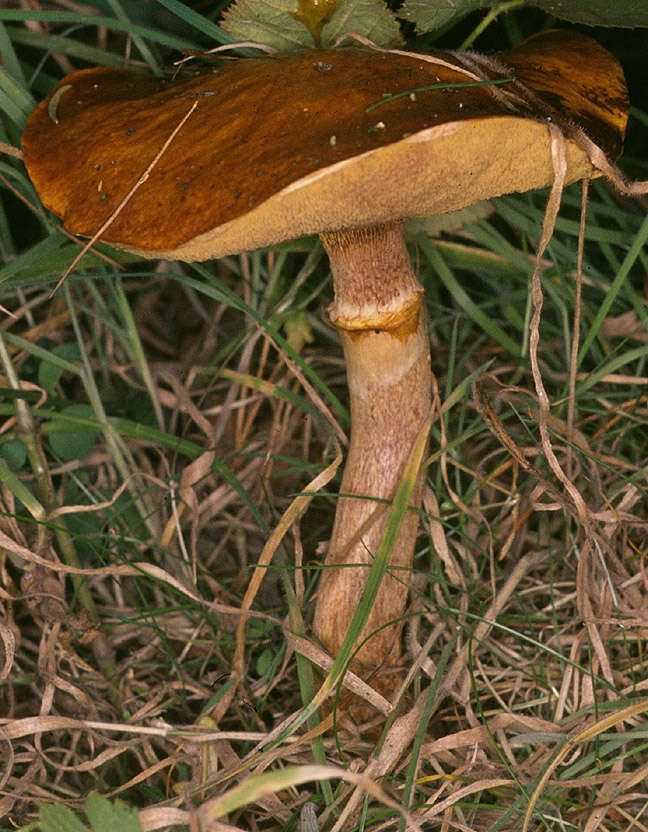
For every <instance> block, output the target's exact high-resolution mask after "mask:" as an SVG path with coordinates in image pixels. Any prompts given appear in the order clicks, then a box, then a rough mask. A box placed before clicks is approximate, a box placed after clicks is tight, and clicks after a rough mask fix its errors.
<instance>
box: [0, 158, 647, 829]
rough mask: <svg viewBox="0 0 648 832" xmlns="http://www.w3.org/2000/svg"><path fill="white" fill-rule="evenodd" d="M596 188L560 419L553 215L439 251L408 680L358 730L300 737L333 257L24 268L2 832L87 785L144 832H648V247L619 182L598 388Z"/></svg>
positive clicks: (1, 715) (9, 351) (2, 591)
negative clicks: (538, 278)
mask: <svg viewBox="0 0 648 832" xmlns="http://www.w3.org/2000/svg"><path fill="white" fill-rule="evenodd" d="M18 169H19V167H18V165H16V167H15V170H18ZM18 188H19V190H20V192H21V193H23V194H25V195H29V194H30V192H29V189H28V186H27V185H26V183H25V181H24V178H23V179H22V180H20V181H19V183H18ZM577 197H578V194H577V192H576V193H574V192H573V191H572V192H570V193H569V194H567V195H566V197H565V209H564V214H563V217H566V219H563V220H561V221H560V222H559V225H558V229H557V232H556V235H555V237H554V241H553V242H552V244H551V246H550V249H549V254H547V255H546V257H547V259H546V261H545V263H544V265H545V267H546V268H545V269H544V271H543V287H544V293H545V308H544V312H543V318H542V323H541V326H540V329H539V334H540V346H539V349H538V362H539V370H540V373H541V377H542V381H543V385H544V387H545V388H546V391H547V393H548V396H549V400H550V402H551V408H550V410H549V413H548V414H545V416H543V414H542V412H541V408H540V407H539V405H538V395H537V389H536V385H535V384H534V380H533V377H532V372H531V366H530V362H529V360H528V350H526V348H525V343H526V342H525V339H526V337H527V334H526V333H527V332H528V322H529V320H530V317H531V309H530V306H529V305H528V304H527V298H528V285H529V277H530V273H531V272H532V270H533V266H532V258H531V257H529V255H528V252H529V251H530V250H531V251H532V250H533V249H534V248H535V246H536V245H537V242H538V237H539V229H540V225H541V219H542V205H543V200H544V199H545V197H542V196H540V197H538V198H537V199H536V198H535V197H534V198H528V199H526V198H525V199H519V200H514V199H508V200H502V201H501V203H500V206H499V214H498V216H495V217H492V218H490V219H489V220H485V219H480V220H476V221H475V222H474V224H472V225H470V226H468V227H467V228H466V229H465V230H464V231H461V232H457V233H456V234H454V235H451V236H448V237H446V238H445V239H444V240H440V241H436V242H435V241H432V242H430V240H428V239H427V238H423V237H421V238H418V239H417V241H415V242H413V249H412V250H413V253H414V256H415V258H416V259H417V262H418V267H419V271H420V274H421V279H422V281H423V282H424V283H425V285H426V288H427V289H428V295H427V297H428V303H429V306H430V313H431V318H432V326H431V338H432V342H433V369H434V371H435V374H436V378H437V385H438V396H437V399H436V402H435V404H436V408H435V420H434V423H433V427H432V435H433V438H432V445H431V456H430V459H429V460H428V461H427V462H426V464H428V472H429V474H428V482H427V487H426V491H425V499H424V509H423V512H422V518H421V520H422V522H421V534H420V538H419V544H418V548H417V555H416V561H415V574H414V575H413V576H412V587H413V589H412V593H411V604H410V607H409V609H408V611H407V628H406V646H407V649H408V654H407V663H406V665H405V667H404V668H403V671H404V672H406V673H407V680H406V684H405V685H404V688H403V691H402V696H401V698H400V701H399V703H398V704H397V706H396V708H394V709H393V710H390V712H389V714H388V715H386V714H384V713H382V714H381V713H380V712H379V711H376V716H375V718H373V719H372V720H371V721H370V722H369V724H366V725H363V726H357V725H351V724H349V723H348V721H345V720H344V717H343V711H342V710H341V709H338V710H334V711H333V713H331V707H332V705H331V703H332V701H333V700H332V699H329V700H328V703H327V705H326V707H325V708H324V709H322V711H321V712H320V715H319V716H318V717H315V718H311V719H310V720H308V721H306V722H302V723H301V724H300V723H299V720H298V717H299V715H300V714H301V713H303V709H304V706H305V705H307V704H308V703H309V701H310V699H311V698H312V696H313V692H314V690H316V689H317V687H318V682H317V679H318V678H319V677H317V676H316V677H315V681H314V682H313V679H312V676H311V671H310V668H311V662H312V663H313V664H314V665H316V666H317V665H318V664H319V665H320V666H324V668H325V669H327V667H329V666H330V665H328V666H327V665H326V657H323V656H322V651H321V649H319V648H318V647H317V645H316V644H314V643H313V642H312V641H311V640H310V639H309V635H308V634H309V623H308V622H309V619H310V616H311V615H312V607H313V604H312V599H313V596H314V593H315V592H316V585H317V574H318V566H319V564H320V563H321V561H322V559H323V554H324V552H325V547H326V542H327V539H328V536H329V533H330V527H331V523H332V516H333V512H334V509H335V494H336V488H337V486H336V480H335V479H333V478H334V477H335V475H336V473H337V472H338V469H339V465H340V460H341V449H343V446H344V443H345V431H346V430H347V428H348V422H347V417H346V413H345V410H344V407H343V406H340V405H339V401H342V402H344V399H345V392H344V368H343V365H342V360H341V352H340V349H339V345H338V344H337V340H336V337H335V334H334V332H332V330H331V328H330V327H329V326H328V325H327V324H326V321H325V316H324V315H323V309H324V307H325V305H326V303H327V302H328V300H329V297H328V293H329V292H330V289H329V285H328V282H327V265H326V262H325V260H324V259H323V256H322V254H321V252H320V249H319V247H318V245H317V244H316V243H315V242H313V241H308V242H307V243H305V244H303V245H295V246H294V247H293V248H292V249H284V250H282V251H279V252H266V253H260V254H254V255H245V256H243V257H241V258H240V259H238V258H237V259H231V260H227V261H223V262H221V263H214V264H211V265H210V266H209V267H204V268H203V267H201V268H199V267H192V266H186V267H185V266H180V265H179V264H172V265H169V264H160V265H159V267H157V269H155V270H152V269H151V268H150V264H146V265H145V266H142V265H141V264H139V263H134V262H133V261H132V260H129V259H127V258H125V259H123V260H122V261H121V263H122V266H124V267H125V268H122V271H121V273H119V272H118V270H117V269H116V268H115V267H113V266H112V265H110V264H106V263H104V262H102V261H99V260H96V259H95V260H92V261H89V260H88V259H86V260H85V261H83V263H82V264H81V265H80V266H79V267H77V269H78V270H77V272H76V273H75V274H74V275H73V276H71V277H70V278H68V279H67V281H66V282H65V283H64V285H63V287H62V288H61V289H60V290H59V291H58V292H57V293H56V294H55V295H54V297H52V296H51V288H52V285H53V282H55V281H56V278H57V274H58V272H60V271H61V270H62V269H63V268H64V264H65V263H69V262H70V261H71V259H72V257H73V256H74V252H75V251H76V249H75V248H74V246H73V245H72V244H68V243H65V242H64V238H63V237H62V236H60V235H58V233H57V232H56V231H55V230H54V229H53V228H52V227H51V226H50V227H49V229H48V230H49V233H50V235H51V236H49V237H47V240H49V241H51V244H50V250H49V252H48V254H47V257H46V258H43V257H42V256H40V255H39V252H38V249H37V246H38V245H39V243H38V242H37V241H35V240H31V241H30V244H29V247H22V248H18V249H17V250H16V249H14V250H11V251H10V250H7V248H6V246H5V256H4V259H5V271H4V273H3V276H6V277H7V278H10V282H9V283H8V284H7V286H8V288H7V289H6V290H5V291H4V293H3V295H2V297H1V298H0V302H1V303H2V304H3V305H4V306H5V307H6V308H7V309H8V310H9V311H10V313H11V317H6V318H5V320H4V321H3V323H2V325H1V332H0V334H1V336H2V337H1V338H0V346H1V347H2V356H1V357H2V368H1V372H2V379H1V384H0V386H1V387H2V388H3V391H2V392H3V396H2V399H0V440H2V444H1V445H0V451H2V457H0V462H1V460H5V462H1V464H2V465H3V467H2V469H1V474H2V476H1V477H0V479H1V480H2V490H1V492H0V605H1V607H0V609H1V610H2V614H1V615H0V647H1V649H0V747H1V748H2V754H1V755H0V760H1V762H0V828H1V829H2V830H9V829H14V828H17V827H18V828H25V829H27V828H29V829H32V828H35V827H34V826H33V825H31V824H33V823H34V822H35V820H36V818H37V815H38V808H39V806H41V805H43V804H49V803H60V804H64V805H66V806H69V807H71V808H73V809H75V810H81V808H82V807H83V805H84V801H85V798H86V797H87V795H88V793H89V792H91V791H98V792H100V793H101V794H103V795H106V796H108V797H111V798H113V797H120V798H122V799H123V800H125V801H126V802H128V803H129V804H130V805H131V806H133V807H135V808H136V809H138V810H139V813H140V819H141V822H142V826H143V828H144V829H160V828H165V829H167V828H183V827H186V826H187V825H189V827H190V828H191V829H197V828H201V829H209V830H213V831H214V832H216V830H221V829H222V830H226V829H239V830H263V832H270V830H283V829H288V830H291V829H299V830H303V831H304V832H311V829H312V828H314V827H313V826H312V822H313V820H312V818H313V813H312V806H311V804H314V807H315V814H316V817H317V828H318V829H320V830H323V829H332V830H342V829H345V830H353V829H371V830H372V832H377V831H378V830H383V829H385V830H387V829H399V828H405V825H406V824H409V826H408V828H412V829H415V828H420V829H441V830H444V832H445V831H446V830H447V832H451V830H467V832H486V830H489V832H490V830H493V831H495V830H507V831H508V830H510V831H511V832H518V830H521V829H523V828H524V824H525V822H526V821H525V815H526V814H527V813H529V814H530V816H529V819H528V823H529V825H528V828H529V829H533V830H536V829H537V830H542V829H546V830H583V831H584V832H594V830H601V832H603V830H609V832H612V830H630V829H633V830H644V829H648V817H646V814H645V812H646V807H647V806H648V786H647V782H648V781H647V779H646V778H647V777H648V753H647V750H646V749H647V742H646V738H647V736H648V734H647V730H648V727H647V726H648V722H647V718H646V713H647V712H648V692H647V689H648V673H647V668H648V659H647V657H646V635H647V633H648V603H647V595H648V570H647V569H646V560H645V558H646V549H647V539H648V520H647V518H648V482H647V477H646V459H647V457H648V395H647V393H646V390H647V386H646V385H647V382H648V378H647V376H648V372H647V371H646V358H647V357H648V326H647V325H646V317H647V316H646V289H645V282H644V280H645V278H644V275H645V273H646V266H647V258H646V255H645V252H644V251H643V250H642V247H643V246H644V245H645V240H646V237H647V236H648V225H647V223H646V220H645V218H644V217H643V216H642V211H641V210H640V209H638V208H637V207H636V205H635V204H634V203H630V202H625V201H620V200H619V198H618V197H617V196H616V195H613V194H611V192H609V191H607V190H605V189H604V188H602V187H597V188H595V189H594V193H593V195H592V198H591V200H592V201H591V208H590V217H591V220H590V226H589V228H590V232H589V234H590V237H589V241H588V243H587V245H586V249H585V255H586V264H585V269H584V275H585V279H584V285H583V303H582V308H581V310H580V320H579V324H580V328H581V331H582V333H583V337H584V338H586V337H588V335H587V333H588V332H590V331H594V337H593V338H592V339H591V340H590V342H589V343H587V344H586V347H585V352H584V354H583V356H582V359H581V361H580V363H579V365H578V366H576V365H575V364H574V363H572V362H571V361H570V346H569V345H570V343H571V332H572V330H573V325H572V320H571V316H572V314H573V308H574V272H573V270H574V263H575V250H576V243H575V240H576V231H575V230H574V228H573V227H572V226H569V225H567V222H568V221H571V220H572V219H573V218H574V216H577V214H576V213H575V212H577V206H576V207H575V203H577ZM12 210H17V209H16V208H15V203H13V202H12V203H11V206H10V208H9V216H10V215H11V211H12ZM534 229H535V230H534ZM38 233H39V234H40V232H38ZM34 236H36V234H35V233H34ZM9 238H10V235H9V237H7V236H5V240H6V239H9ZM39 239H40V236H39ZM53 241H56V244H54V242H53ZM635 249H637V250H636V251H635ZM30 252H31V253H32V254H30ZM433 252H434V253H433ZM633 252H634V253H633ZM111 254H112V252H111ZM435 257H436V258H441V263H440V264H439V263H436V262H435ZM629 258H630V259H629ZM431 263H435V265H436V267H437V268H436V271H434V270H433V269H432V267H431V265H430V264H431ZM444 267H445V269H446V272H447V273H446V272H444V271H443V268H444ZM79 269H80V271H79ZM128 269H130V271H129V270H128ZM624 269H626V272H625V273H624V271H623V270H624ZM619 275H621V277H622V278H623V280H622V279H621V278H619ZM460 278H463V281H464V282H463V286H464V290H465V291H466V292H467V293H468V294H469V296H470V298H471V300H472V301H473V302H474V304H475V305H477V306H479V308H481V309H482V310H484V312H485V313H486V315H487V316H488V318H489V319H490V320H491V321H492V325H493V328H492V330H490V331H488V330H484V328H483V326H481V325H480V323H476V322H475V321H474V320H473V318H472V317H471V314H470V310H466V309H465V307H463V306H462V301H461V297H460V295H459V293H458V292H457V291H456V288H455V287H456V284H455V282H453V281H457V280H459V279H460ZM606 303H609V304H610V308H608V309H605V306H604V305H605V304H606ZM601 309H604V314H603V315H602V316H600V320H599V318H597V316H599V312H600V310H601ZM501 333H504V334H505V335H506V336H507V337H508V338H509V339H510V341H511V342H513V343H515V344H516V345H520V346H519V347H517V352H515V351H511V350H510V349H508V348H507V343H508V342H506V343H504V344H503V343H502V337H501ZM570 377H571V378H572V380H573V383H572V384H570ZM79 403H83V404H85V405H86V407H85V409H83V410H82V411H74V410H70V409H69V407H70V406H71V405H73V404H79ZM543 434H544V435H543ZM552 457H553V458H552ZM556 465H557V466H558V469H556V467H555V466H556ZM559 471H560V472H562V475H563V477H564V478H563V477H561V474H560V473H559ZM259 562H261V563H263V564H267V569H266V568H260V567H258V565H257V564H258V563H259ZM302 616H303V619H302ZM242 622H245V624H246V626H245V628H243V627H242V626H241V623H242ZM304 656H305V657H306V659H304V658H303V657H304ZM313 684H314V685H315V687H314V688H313ZM353 689H354V690H355V691H356V692H360V695H363V689H362V688H361V687H358V685H356V686H355V687H354V688H353ZM340 702H341V703H342V704H343V703H344V694H342V697H341V700H340ZM333 716H335V717H336V721H335V723H334V721H333ZM263 777H265V778H266V779H265V780H264V779H263ZM241 784H243V785H242V786H241ZM399 807H400V809H399ZM405 809H406V810H407V812H408V813H409V814H408V815H407V818H405V816H404V815H403V811H404V810H405ZM531 809H533V812H532V813H531ZM300 815H301V816H300ZM309 824H311V825H309Z"/></svg>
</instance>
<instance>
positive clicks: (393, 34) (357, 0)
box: [322, 0, 403, 47]
mask: <svg viewBox="0 0 648 832" xmlns="http://www.w3.org/2000/svg"><path fill="white" fill-rule="evenodd" d="M347 32H354V33H355V34H356V35H362V36H363V37H365V38H369V40H371V41H373V42H374V43H375V44H376V45H377V46H383V47H394V46H401V45H402V43H403V38H402V37H401V31H400V26H399V25H398V21H397V20H396V18H395V16H394V14H393V13H392V12H391V11H390V10H389V9H388V8H387V6H386V4H385V3H383V0H341V2H340V4H339V6H338V7H337V8H336V10H335V12H334V13H333V17H332V18H331V20H330V21H329V22H328V23H326V24H325V25H324V28H323V29H322V46H333V44H334V43H335V42H336V41H337V40H338V38H340V37H341V36H342V35H345V34H347ZM345 45H348V44H345Z"/></svg>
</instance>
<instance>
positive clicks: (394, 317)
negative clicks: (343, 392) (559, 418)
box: [314, 224, 431, 678]
mask: <svg viewBox="0 0 648 832" xmlns="http://www.w3.org/2000/svg"><path fill="white" fill-rule="evenodd" d="M322 239H323V242H324V246H325V248H326V250H327V252H328V255H329V259H330V263H331V270H332V273H333V283H334V291H335V300H334V302H333V304H332V305H331V307H330V308H329V315H330V318H331V321H332V322H333V323H334V324H335V326H336V327H337V328H338V330H339V331H340V334H341V337H342V344H343V347H344V354H345V358H346V366H347V380H348V386H349V393H350V403H351V439H350V446H349V452H348V456H347V462H346V467H345V469H344V475H343V477H342V484H341V496H340V498H339V502H338V506H337V512H336V516H335V524H334V527H333V533H332V537H331V542H330V546H329V551H328V555H327V558H326V564H325V565H326V569H324V570H323V574H322V579H321V583H320V589H319V593H318V597H317V605H316V609H315V621H314V629H315V634H316V635H317V637H318V638H319V639H320V641H321V642H322V644H323V645H324V646H325V647H326V649H327V650H328V651H329V652H330V653H331V654H332V655H333V656H335V655H337V653H338V651H339V648H340V646H341V644H342V642H343V640H344V637H345V636H346V633H347V630H348V627H349V624H350V622H351V619H352V617H353V615H354V613H355V611H356V608H357V606H358V603H359V601H360V598H361V596H362V592H363V589H364V585H365V581H366V577H367V574H368V565H370V564H371V562H372V560H373V555H374V553H375V552H376V550H377V548H378V544H379V543H380V539H381V537H382V534H383V532H384V529H385V522H386V519H387V515H388V509H389V506H388V504H386V502H385V501H389V500H391V499H392V498H393V496H394V494H395V492H396V489H397V487H398V484H399V482H400V479H401V477H402V475H403V472H404V469H405V465H406V463H407V459H408V457H409V454H410V451H411V449H412V445H413V443H414V440H415V439H416V437H417V435H418V433H419V431H420V430H421V427H422V425H423V423H424V422H425V420H426V418H427V417H428V414H429V411H430V406H431V371H430V348H429V339H428V332H427V319H426V315H425V308H424V305H423V289H422V287H421V286H420V284H419V282H418V280H417V279H416V276H415V275H414V272H413V270H412V266H411V263H410V260H409V256H408V253H407V249H406V247H405V241H404V239H403V235H402V231H401V227H400V225H396V224H390V225H379V226H374V227H370V228H363V229H355V230H351V231H345V232H338V233H334V234H325V235H322ZM423 479H424V472H423V471H421V472H420V473H419V476H418V481H417V483H416V486H415V488H414V492H413V495H412V506H413V507H414V508H417V507H418V506H419V505H420V501H421V493H422V488H423ZM349 495H353V496H349ZM417 526H418V516H417V514H416V513H415V512H414V511H410V512H408V513H407V515H406V517H405V520H404V521H403V524H402V526H401V529H400V533H399V536H398V538H397V541H396V543H395V545H394V548H393V550H392V554H391V559H390V566H391V567H392V568H390V571H389V572H388V573H387V574H386V575H385V577H384V579H383V582H382V584H381V587H380V590H379V592H378V595H377V597H376V600H375V603H374V607H373V609H372V611H371V614H370V616H369V620H368V621H367V624H366V627H365V630H364V631H363V633H362V636H361V638H364V637H366V636H367V635H368V634H369V633H373V632H374V631H376V630H378V632H376V633H375V634H374V635H373V636H372V637H371V638H370V639H369V641H368V642H367V643H366V644H365V645H364V646H363V647H362V649H361V650H360V651H359V653H358V654H357V657H356V660H355V662H354V664H353V669H354V670H355V672H357V673H359V674H360V675H362V676H363V677H365V678H366V677H367V676H368V675H369V674H372V673H375V671H376V670H377V669H378V668H380V666H381V665H393V664H394V663H396V662H398V660H399V658H400V655H401V648H400V634H401V630H402V622H400V621H395V620H396V619H398V618H400V616H402V614H403V612H404V610H405V606H406V602H407V591H408V584H409V580H410V571H411V568H412V563H413V556H414V545H415V541H416V531H417ZM347 564H354V565H355V564H357V566H348V565H347ZM335 567H339V568H335ZM390 621H395V623H394V624H393V625H390V626H388V627H384V625H386V624H388V623H389V622H390ZM383 627H384V628H383ZM379 628H383V629H379Z"/></svg>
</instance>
